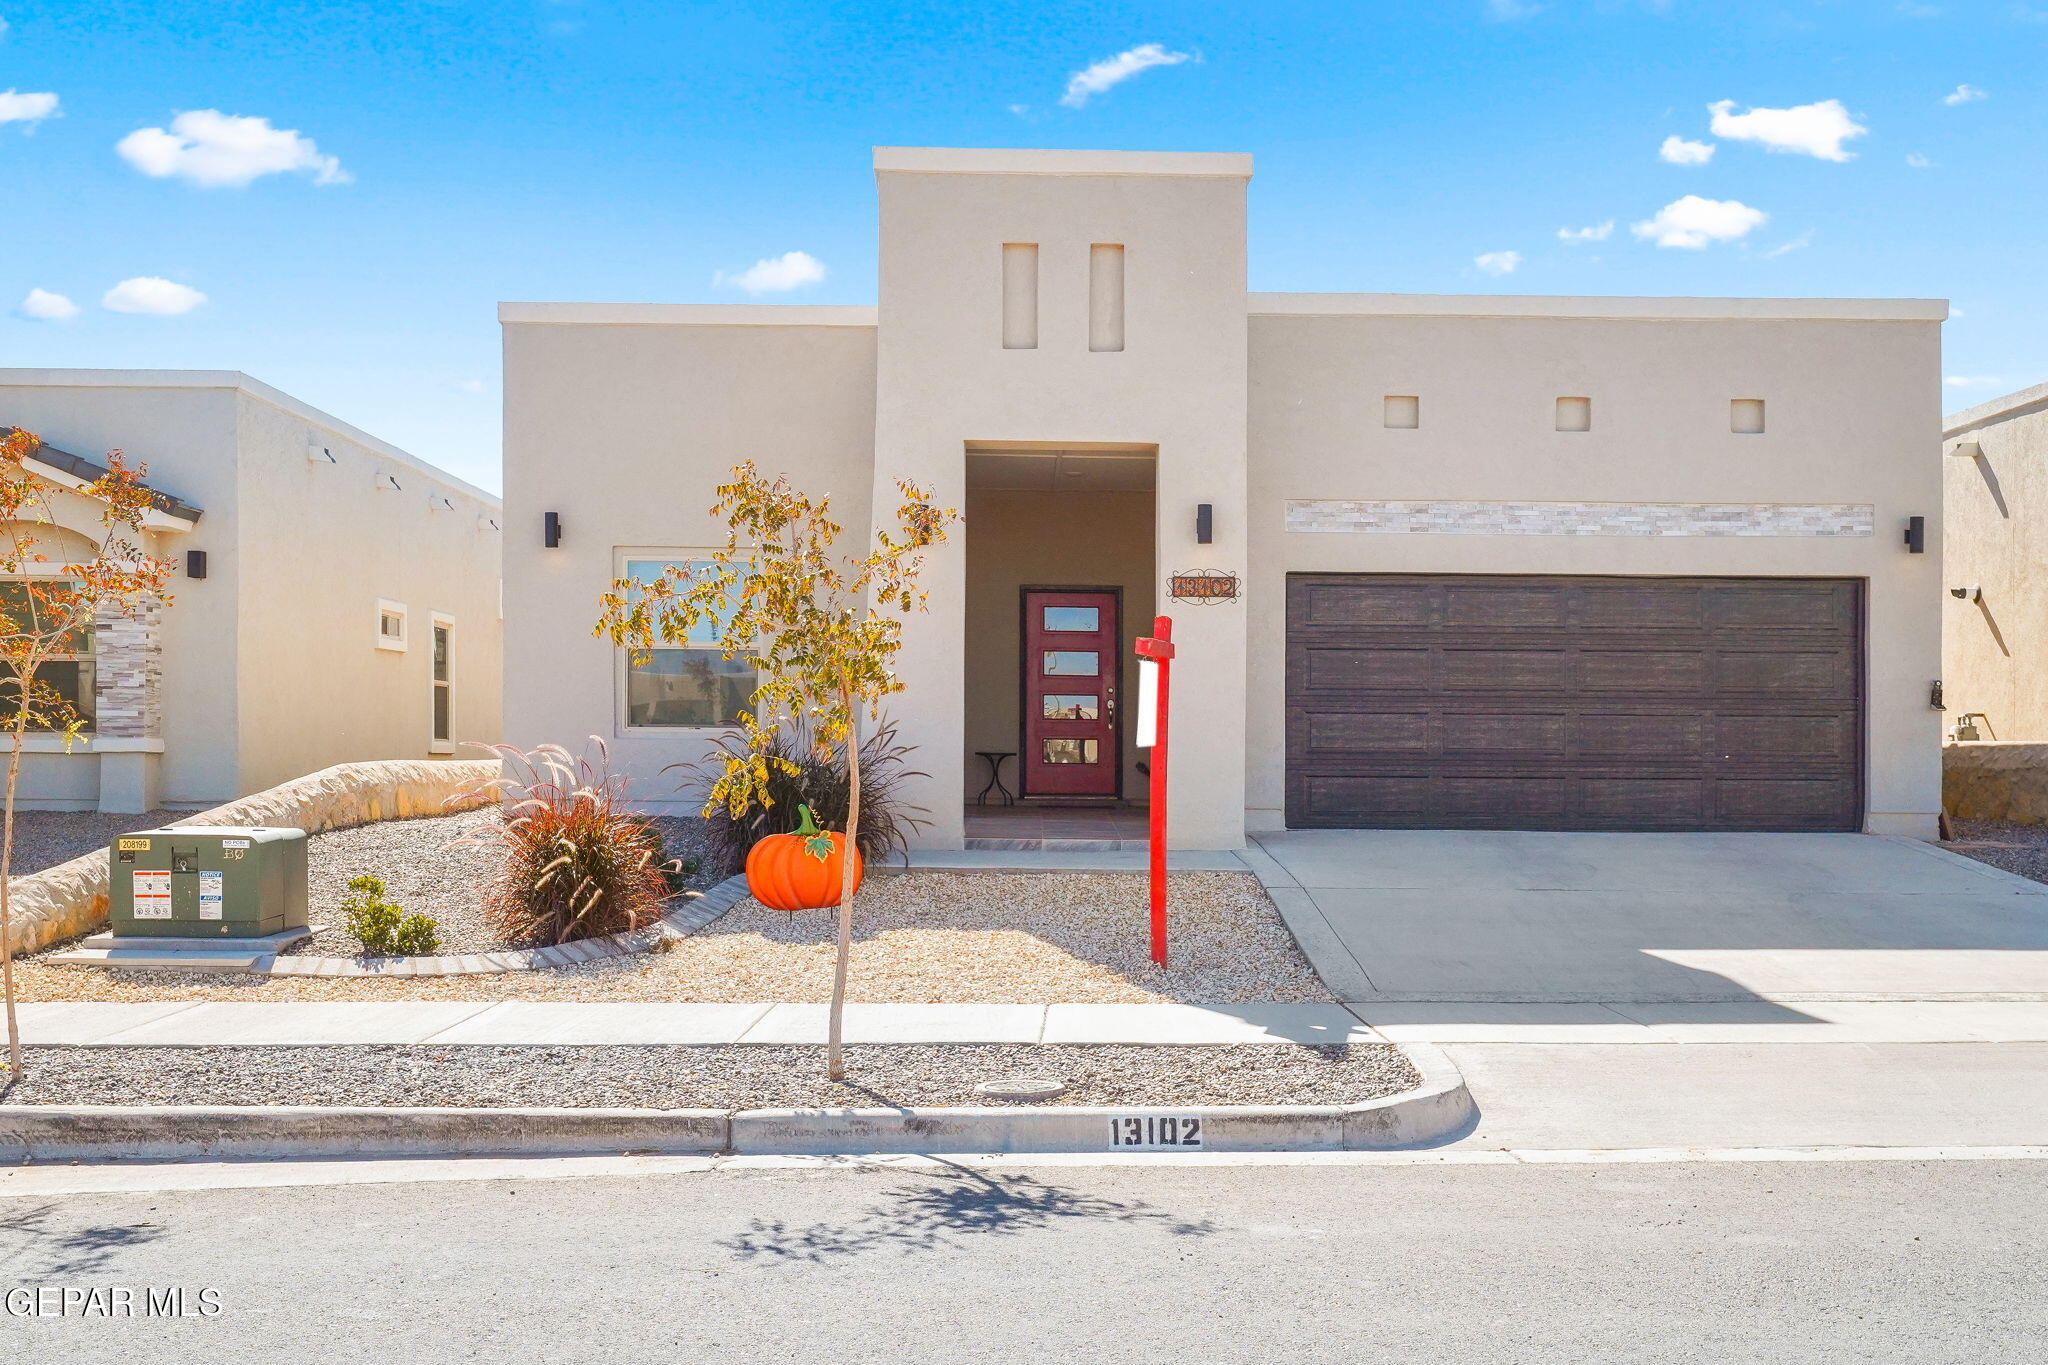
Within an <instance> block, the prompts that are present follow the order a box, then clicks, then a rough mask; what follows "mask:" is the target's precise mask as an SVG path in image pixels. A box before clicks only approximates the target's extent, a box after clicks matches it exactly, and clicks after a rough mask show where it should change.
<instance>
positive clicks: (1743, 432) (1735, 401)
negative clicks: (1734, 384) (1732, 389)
mask: <svg viewBox="0 0 2048 1365" xmlns="http://www.w3.org/2000/svg"><path fill="white" fill-rule="evenodd" d="M1728 430H1730V431H1732V432H1734V433H1735V434H1736V435H1737V436H1761V435H1762V434H1763V430H1764V400H1763V399H1761V398H1731V399H1729V400H1728Z"/></svg>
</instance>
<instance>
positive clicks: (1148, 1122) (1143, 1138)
mask: <svg viewBox="0 0 2048 1365" xmlns="http://www.w3.org/2000/svg"><path fill="white" fill-rule="evenodd" d="M1109 1145H1110V1146H1112V1147H1172V1148H1175V1149H1177V1150H1179V1151H1186V1150H1188V1149H1189V1148H1191V1147H1200V1146H1201V1145H1202V1121H1201V1120H1200V1119H1198V1118H1196V1117H1195V1116H1194V1115H1193V1114H1164V1115H1161V1114H1134V1115H1132V1116H1130V1117H1128V1118H1118V1117H1112V1118H1111V1119H1110V1121H1109Z"/></svg>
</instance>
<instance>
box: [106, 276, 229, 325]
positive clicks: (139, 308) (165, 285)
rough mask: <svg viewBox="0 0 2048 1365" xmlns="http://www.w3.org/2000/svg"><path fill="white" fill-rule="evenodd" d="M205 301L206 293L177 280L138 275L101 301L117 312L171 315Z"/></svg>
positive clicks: (187, 311) (110, 290)
mask: <svg viewBox="0 0 2048 1365" xmlns="http://www.w3.org/2000/svg"><path fill="white" fill-rule="evenodd" d="M205 302H206V295H204V294H202V293H200V292H199V291H198V290H197V289H193V288H191V287H189V286H187V285H182V284H179V283H177V282H176V281H174V280H167V279H164V278H162V277H161V276H157V275H137V276H136V277H135V278H133V279H128V280H123V281H121V282H120V283H119V284H117V285H115V286H114V287H113V288H112V289H109V290H108V291H107V293H106V297H104V298H102V299H101V300H100V306H101V307H102V308H106V309H110V310H111V311H113V312H116V313H158V314H162V315H165V316H170V315H172V314H176V313H189V312H191V311H192V310H193V309H194V308H197V307H198V306H199V305H200V304H202V303H205Z"/></svg>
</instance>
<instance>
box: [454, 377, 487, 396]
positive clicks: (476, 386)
mask: <svg viewBox="0 0 2048 1365" xmlns="http://www.w3.org/2000/svg"><path fill="white" fill-rule="evenodd" d="M455 387H456V388H458V389H460V390H462V392H464V393H482V392H483V391H484V381H483V380H481V379H458V380H456V381H455Z"/></svg>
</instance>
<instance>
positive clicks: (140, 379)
mask: <svg viewBox="0 0 2048 1365" xmlns="http://www.w3.org/2000/svg"><path fill="white" fill-rule="evenodd" d="M10 384H18V385H23V386H26V387H30V388H54V389H61V388H73V389H237V390H239V391H241V392H242V393H246V394H248V395H249V396H250V397H251V398H254V399H256V400H257V401H258V402H261V403H268V404H269V405H270V406H271V407H274V408H277V409H279V410H280V411H283V412H288V413H290V414H292V416H294V417H297V418H300V419H302V420H304V421H306V422H308V423H311V424H312V425H313V426H316V427H320V428H323V429H324V430H327V431H331V432H333V433H334V434H335V435H337V436H340V437H343V438H345V439H347V440H350V441H353V442H355V443H356V444H357V445H359V446H364V447H367V448H368V449H370V450H374V451H376V452H377V453H378V454H379V455H382V456H383V457H384V458H386V459H388V460H393V461H396V462H397V463H399V464H402V465H404V466H405V467H406V468H408V469H410V470H412V471H413V472H414V473H416V474H423V475H425V476H426V477H427V478H430V479H433V480H434V481H435V482H437V483H440V484H442V485H444V486H445V487H448V488H452V489H454V490H455V491H456V492H458V493H461V494H462V495H463V496H465V497H470V498H475V499H477V500H478V501H479V502H481V503H483V504H484V505H485V506H487V507H503V506H504V505H505V504H504V500H503V499H502V498H500V497H499V496H498V495H497V494H495V493H486V492H485V491H484V490H483V489H481V488H478V487H477V486H476V485H475V484H473V483H470V482H468V481H467V480H465V479H459V478H457V477H456V476H455V475H453V474H450V473H449V472H448V471H447V470H445V469H442V468H441V467H440V466H438V465H432V464H429V463H427V462H426V461H425V460H422V459H421V458H420V457H419V456H417V455H415V454H413V453H412V452H411V451H408V450H400V449H399V448H398V447H397V446H395V445H392V444H391V443H390V442H389V441H385V440H381V439H379V438H378V437H375V436H372V435H371V434H370V433H369V432H367V431H364V430H363V429H362V428H361V427H357V426H351V425H350V424H349V423H347V422H344V421H342V420H341V419H340V418H339V417H335V416H333V415H332V414H329V413H325V412H322V411H321V410H320V409H318V408H316V407H314V406H313V405H312V404H311V403H305V402H301V401H300V400H298V399H296V398H294V397H292V396H291V395H290V394H288V393H286V392H285V391H284V390H282V389H274V388H272V387H271V386H270V385H268V384H266V383H264V382H263V381H262V380H260V379H255V378H252V377H250V376H249V375H246V374H243V373H242V372H241V371H240V370H44V369H29V368H27V367H17V368H0V388H6V387H7V386H8V385H10Z"/></svg>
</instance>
